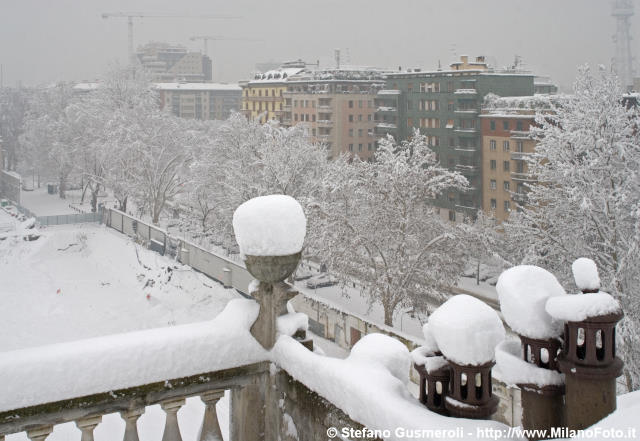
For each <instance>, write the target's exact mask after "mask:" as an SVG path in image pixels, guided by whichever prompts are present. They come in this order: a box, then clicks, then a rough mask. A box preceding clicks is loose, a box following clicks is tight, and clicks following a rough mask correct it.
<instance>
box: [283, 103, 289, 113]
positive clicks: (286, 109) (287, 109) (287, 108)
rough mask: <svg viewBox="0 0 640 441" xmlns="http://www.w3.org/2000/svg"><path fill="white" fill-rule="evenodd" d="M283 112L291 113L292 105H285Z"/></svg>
mask: <svg viewBox="0 0 640 441" xmlns="http://www.w3.org/2000/svg"><path fill="white" fill-rule="evenodd" d="M282 110H284V111H285V112H291V104H285V105H284V106H282Z"/></svg>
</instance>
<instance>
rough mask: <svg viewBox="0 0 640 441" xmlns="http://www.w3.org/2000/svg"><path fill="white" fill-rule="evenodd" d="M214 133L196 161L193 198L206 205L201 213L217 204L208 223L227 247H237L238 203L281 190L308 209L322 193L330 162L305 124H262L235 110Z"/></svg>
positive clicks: (202, 205)
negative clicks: (234, 221)
mask: <svg viewBox="0 0 640 441" xmlns="http://www.w3.org/2000/svg"><path fill="white" fill-rule="evenodd" d="M211 136H212V143H211V144H210V145H209V146H208V148H205V149H204V152H203V154H202V155H201V157H200V158H199V159H198V161H197V162H198V164H197V168H198V172H197V173H195V179H196V180H197V182H198V185H197V186H196V193H195V195H192V198H195V203H196V204H201V206H200V207H199V208H198V211H199V212H201V213H202V214H205V213H206V210H208V209H209V208H211V207H214V208H213V212H210V213H209V214H208V215H207V220H206V222H207V224H209V227H213V229H214V230H215V231H216V232H217V233H218V234H219V237H218V239H219V240H220V241H221V242H222V244H223V245H224V246H225V247H227V248H233V247H234V246H235V239H234V236H233V231H232V229H231V218H232V216H233V211H234V210H235V209H236V207H237V206H238V205H240V204H241V203H243V202H245V201H247V200H248V199H251V198H253V197H256V196H262V195H267V194H274V193H278V194H287V195H289V196H292V197H294V198H296V199H297V200H299V201H300V203H301V204H302V206H303V207H306V206H307V205H308V201H309V200H311V199H312V198H313V197H315V195H316V194H317V193H318V191H319V189H320V187H321V181H322V179H323V176H324V171H325V169H326V168H327V167H328V164H329V161H328V160H327V152H326V149H324V148H323V147H322V146H320V145H315V144H313V143H311V141H310V139H309V136H307V134H306V133H305V131H304V129H302V128H301V127H294V128H282V127H278V126H275V125H271V124H265V125H261V124H260V123H258V122H255V121H247V119H245V118H244V117H243V116H242V115H240V114H233V115H232V116H231V117H230V118H229V119H228V120H227V121H226V122H225V123H224V124H223V125H222V126H220V127H216V128H215V130H212V132H211ZM205 198H206V199H205ZM203 209H204V210H205V211H202V210H203ZM203 227H204V226H203Z"/></svg>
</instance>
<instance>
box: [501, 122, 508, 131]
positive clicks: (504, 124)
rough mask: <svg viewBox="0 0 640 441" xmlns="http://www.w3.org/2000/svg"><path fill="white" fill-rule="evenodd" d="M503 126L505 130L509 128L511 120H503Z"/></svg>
mask: <svg viewBox="0 0 640 441" xmlns="http://www.w3.org/2000/svg"><path fill="white" fill-rule="evenodd" d="M502 128H503V129H504V130H509V121H507V120H505V121H502Z"/></svg>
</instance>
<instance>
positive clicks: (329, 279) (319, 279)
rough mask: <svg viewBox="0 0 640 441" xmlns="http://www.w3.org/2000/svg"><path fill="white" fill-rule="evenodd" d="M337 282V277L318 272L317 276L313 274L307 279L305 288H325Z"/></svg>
mask: <svg viewBox="0 0 640 441" xmlns="http://www.w3.org/2000/svg"><path fill="white" fill-rule="evenodd" d="M337 284H338V279H336V278H335V277H333V276H332V275H330V274H327V273H323V274H318V275H317V276H313V277H311V278H310V279H309V280H307V288H311V289H316V288H325V287H327V286H333V285H337Z"/></svg>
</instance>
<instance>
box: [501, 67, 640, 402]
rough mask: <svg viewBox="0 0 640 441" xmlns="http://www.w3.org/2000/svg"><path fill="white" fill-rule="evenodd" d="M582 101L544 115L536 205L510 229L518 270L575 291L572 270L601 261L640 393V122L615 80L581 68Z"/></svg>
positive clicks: (534, 166)
mask: <svg viewBox="0 0 640 441" xmlns="http://www.w3.org/2000/svg"><path fill="white" fill-rule="evenodd" d="M574 92H575V93H574V95H573V96H572V97H571V98H570V99H568V100H565V101H564V102H563V103H561V104H558V103H555V104H553V115H549V114H539V115H538V116H537V118H536V122H537V124H538V125H539V129H538V130H536V135H537V137H538V138H539V143H538V146H537V148H536V151H535V154H534V155H532V157H531V158H530V160H529V161H528V166H529V170H530V172H531V173H532V175H533V176H536V177H537V182H533V183H532V184H530V191H529V193H528V204H527V206H526V207H524V208H523V210H522V211H521V212H519V213H512V214H511V216H510V218H509V221H508V222H506V223H505V231H506V233H507V235H508V238H509V240H510V241H511V242H512V243H513V244H515V246H513V247H512V249H513V250H515V252H514V255H512V256H511V257H512V261H513V262H514V263H534V264H539V265H541V266H543V267H545V268H548V269H550V270H551V271H553V272H554V273H555V274H556V275H557V276H558V277H559V278H561V279H563V280H565V281H566V282H567V283H569V284H572V283H573V282H572V280H571V278H570V275H571V271H570V268H571V263H572V262H573V260H574V259H576V258H578V257H589V258H591V259H593V260H594V261H595V262H596V263H597V265H598V268H599V270H600V275H601V278H602V286H603V289H604V290H608V291H610V292H611V294H613V295H614V296H615V297H616V298H617V299H619V300H620V302H621V303H622V305H623V308H624V311H625V319H624V321H623V323H622V326H621V328H622V329H621V331H622V332H620V333H619V336H621V340H622V343H623V344H622V348H621V349H622V351H621V353H622V356H623V358H624V361H625V371H624V374H625V379H626V384H627V387H628V389H629V390H635V389H638V388H639V387H640V303H639V298H640V297H639V296H638V293H637V290H638V286H639V285H640V249H639V246H640V222H639V220H640V217H639V216H640V175H639V174H640V131H639V130H638V127H639V125H640V118H639V113H638V108H637V107H636V106H634V105H625V102H623V91H622V89H621V87H620V86H619V84H618V82H617V79H616V78H615V76H614V75H612V74H610V73H608V72H606V71H605V70H604V69H603V68H601V69H600V71H599V72H597V73H596V74H593V73H592V72H591V71H590V70H589V69H588V68H587V67H584V68H581V70H580V72H579V75H578V78H577V80H576V83H575V86H574Z"/></svg>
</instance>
